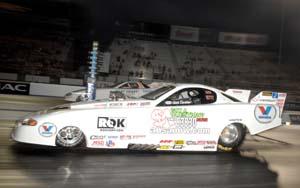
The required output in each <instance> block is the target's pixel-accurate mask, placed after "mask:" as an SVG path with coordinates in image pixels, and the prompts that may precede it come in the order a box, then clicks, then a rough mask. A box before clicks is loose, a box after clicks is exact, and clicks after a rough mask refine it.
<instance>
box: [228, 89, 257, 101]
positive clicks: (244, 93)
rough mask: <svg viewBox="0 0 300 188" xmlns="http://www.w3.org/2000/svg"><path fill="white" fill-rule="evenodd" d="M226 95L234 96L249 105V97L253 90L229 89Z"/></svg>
mask: <svg viewBox="0 0 300 188" xmlns="http://www.w3.org/2000/svg"><path fill="white" fill-rule="evenodd" d="M225 93H226V94H228V95H230V96H233V97H234V98H236V99H238V100H239V101H242V102H245V103H248V102H249V97H250V94H251V90H245V89H227V90H226V91H225Z"/></svg>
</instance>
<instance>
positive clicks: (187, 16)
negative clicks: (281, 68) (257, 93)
mask: <svg viewBox="0 0 300 188" xmlns="http://www.w3.org/2000/svg"><path fill="white" fill-rule="evenodd" d="M6 2H11V3H17V4H21V5H24V6H26V7H30V8H31V9H32V11H30V14H32V15H45V16H50V17H65V18H69V19H71V20H72V24H73V25H74V26H76V27H77V28H80V29H81V31H82V33H85V34H86V35H89V36H90V37H92V38H95V39H98V40H100V41H103V42H108V41H111V39H112V38H113V36H114V34H115V32H116V26H115V25H116V23H121V24H123V23H128V24H130V23H132V22H135V21H143V22H154V23H162V24H170V25H172V24H174V25H187V26H197V27H203V28H213V29H217V30H219V31H230V32H242V33H259V34H268V35H269V36H270V39H271V41H270V45H271V46H272V47H273V48H274V49H275V51H276V50H277V52H278V51H279V44H280V36H282V37H283V38H282V39H283V40H282V44H283V48H282V51H283V60H284V61H286V62H297V59H299V58H298V57H300V53H298V50H299V49H300V22H299V18H300V1H299V0H243V1H241V0H226V1H221V0H185V1H183V0H147V1H146V0H109V1H104V0H59V1H58V0H43V1H40V0H31V1H29V0H22V1H20V0H11V1H6ZM0 13H1V11H0ZM0 15H1V14H0ZM281 27H282V30H281ZM281 32H282V35H281V34H280V33H281ZM298 54H299V55H298Z"/></svg>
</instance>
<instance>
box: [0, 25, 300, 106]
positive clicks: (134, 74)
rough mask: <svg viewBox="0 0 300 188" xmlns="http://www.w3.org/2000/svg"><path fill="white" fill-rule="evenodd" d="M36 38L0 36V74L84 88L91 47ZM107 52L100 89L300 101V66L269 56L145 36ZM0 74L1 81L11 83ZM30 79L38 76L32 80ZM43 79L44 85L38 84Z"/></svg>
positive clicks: (56, 34)
mask: <svg viewBox="0 0 300 188" xmlns="http://www.w3.org/2000/svg"><path fill="white" fill-rule="evenodd" d="M36 33H38V31H34V32H33V33H31V34H30V32H27V34H22V35H20V34H18V33H16V34H11V35H1V36H0V57H1V59H0V62H1V63H0V69H1V71H0V73H15V74H17V78H16V79H17V80H22V81H40V82H47V83H60V81H61V78H65V79H64V80H68V79H69V78H71V80H70V81H68V82H67V83H71V84H72V79H73V80H74V83H73V85H76V84H77V83H78V84H82V83H83V82H82V80H83V79H85V72H86V70H87V67H88V64H87V61H88V60H87V56H88V55H87V50H86V49H87V48H88V46H89V43H88V42H87V41H84V40H82V41H80V42H79V44H81V45H80V46H79V47H78V39H75V37H74V36H73V35H72V33H70V32H61V31H59V30H55V31H51V32H48V35H43V36H38V35H35V34H36ZM76 40H77V41H76ZM109 52H110V53H111V58H110V62H108V63H109V72H108V73H106V74H103V73H100V72H99V74H98V86H102V85H103V84H104V85H106V84H110V83H113V82H120V81H126V80H132V79H139V80H144V81H145V82H151V81H167V82H193V83H203V84H207V85H212V86H215V87H218V88H221V89H227V88H243V89H251V90H254V91H260V90H272V91H275V90H276V91H284V92H288V102H295V103H298V102H300V98H299V86H298V84H297V83H298V81H299V79H300V78H299V75H298V72H297V70H298V65H296V64H294V65H290V64H289V66H287V65H286V64H284V63H282V64H279V63H278V59H277V54H276V53H274V52H272V51H271V52H266V51H261V50H255V49H253V48H252V49H244V48H243V49H242V48H237V47H235V48H230V47H229V48H228V47H226V48H224V47H222V46H214V45H207V44H205V43H191V42H190V43H182V42H178V41H174V40H170V39H164V40H161V39H160V40H151V38H149V37H147V38H145V39H144V40H143V39H142V37H141V36H139V39H136V38H135V37H134V36H132V35H130V36H129V37H128V36H126V37H120V36H118V37H115V39H114V40H113V41H112V43H111V45H110V46H109ZM80 53H81V54H80ZM78 54H80V55H78ZM84 54H85V55H84ZM79 56H80V57H81V58H78V57H79ZM82 56H85V57H82ZM20 67H22V68H20ZM1 75H2V76H1ZM1 75H0V77H1V79H8V80H9V79H10V76H8V77H5V76H3V75H6V74H1ZM34 76H39V77H38V78H37V79H33V77H34ZM43 76H44V77H46V78H45V79H43V80H45V81H41V77H43ZM75 79H77V80H75Z"/></svg>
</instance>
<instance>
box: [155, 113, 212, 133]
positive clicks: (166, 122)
mask: <svg viewBox="0 0 300 188" xmlns="http://www.w3.org/2000/svg"><path fill="white" fill-rule="evenodd" d="M151 119H152V120H153V127H152V128H151V130H150V132H151V133H153V134H209V133H210V129H208V128H199V127H197V125H198V124H199V123H202V122H207V121H208V118H206V117H205V114H204V113H201V112H190V111H187V109H185V108H171V109H170V110H169V109H165V110H161V109H155V110H153V112H152V114H151Z"/></svg>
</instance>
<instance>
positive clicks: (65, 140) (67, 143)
mask: <svg viewBox="0 0 300 188" xmlns="http://www.w3.org/2000/svg"><path fill="white" fill-rule="evenodd" d="M84 140H85V139H84V134H83V132H82V131H81V130H80V129H79V128H78V127H74V126H67V127H64V128H62V129H61V130H59V132H58V134H57V136H56V144H57V145H58V146H62V147H68V148H71V147H76V146H80V145H82V144H83V143H84Z"/></svg>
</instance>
